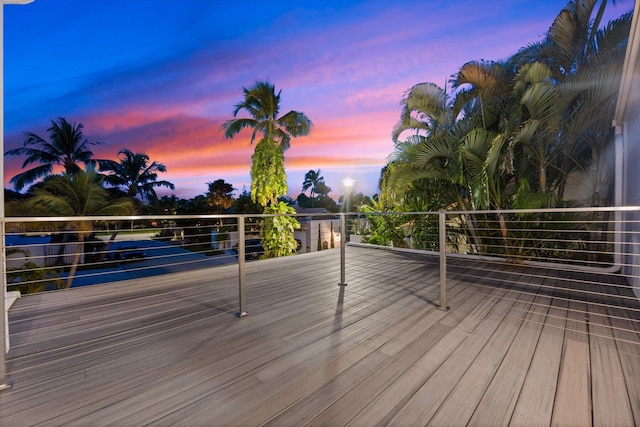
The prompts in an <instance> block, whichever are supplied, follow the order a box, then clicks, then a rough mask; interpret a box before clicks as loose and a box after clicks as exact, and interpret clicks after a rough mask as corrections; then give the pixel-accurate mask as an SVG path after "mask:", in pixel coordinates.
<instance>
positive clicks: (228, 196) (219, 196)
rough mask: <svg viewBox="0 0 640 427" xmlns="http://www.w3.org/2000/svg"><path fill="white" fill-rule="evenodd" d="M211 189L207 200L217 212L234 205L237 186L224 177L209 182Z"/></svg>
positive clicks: (208, 191)
mask: <svg viewBox="0 0 640 427" xmlns="http://www.w3.org/2000/svg"><path fill="white" fill-rule="evenodd" d="M207 185H208V186H209V190H207V202H208V203H209V206H211V207H212V208H213V211H214V212H215V213H217V214H220V213H222V212H223V211H224V210H225V209H228V208H230V207H231V205H233V192H234V191H235V188H233V186H232V185H231V184H229V183H228V182H224V179H217V180H215V181H213V182H207Z"/></svg>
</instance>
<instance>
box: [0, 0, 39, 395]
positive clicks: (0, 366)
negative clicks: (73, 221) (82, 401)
mask: <svg viewBox="0 0 640 427" xmlns="http://www.w3.org/2000/svg"><path fill="white" fill-rule="evenodd" d="M33 1H34V0H3V1H2V4H0V179H2V186H1V189H0V257H2V261H0V284H1V285H2V293H1V295H0V298H1V299H2V313H0V391H2V390H4V389H7V388H9V387H10V385H9V384H8V383H7V367H6V353H7V351H9V315H8V312H7V310H8V308H7V255H6V251H5V244H6V242H5V231H6V230H5V214H4V5H5V4H29V3H32V2H33Z"/></svg>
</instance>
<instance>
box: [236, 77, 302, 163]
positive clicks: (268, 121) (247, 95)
mask: <svg viewBox="0 0 640 427" xmlns="http://www.w3.org/2000/svg"><path fill="white" fill-rule="evenodd" d="M242 90H243V92H244V101H242V102H240V103H239V104H237V105H236V107H235V109H234V111H233V117H234V118H233V119H231V120H227V121H226V122H225V123H224V125H223V128H224V129H225V137H226V138H233V137H234V136H235V135H236V134H237V133H238V132H240V131H241V130H242V129H244V128H252V129H253V133H252V134H251V144H253V142H254V141H255V139H256V134H257V133H258V132H261V133H262V134H263V136H264V138H265V139H267V140H272V141H276V142H278V144H279V145H280V147H281V148H282V151H285V150H287V149H288V148H289V146H290V142H291V138H292V137H298V136H304V135H307V134H308V133H309V131H310V130H311V120H309V118H308V117H307V116H306V115H305V114H304V113H301V112H299V111H293V110H292V111H289V112H288V113H287V114H285V115H283V116H280V117H278V114H279V113H280V93H281V92H282V91H281V90H280V91H278V93H277V94H276V92H275V87H274V85H272V84H271V83H269V82H256V83H255V85H254V86H253V87H251V88H249V89H247V88H242ZM240 110H245V111H246V112H247V113H249V115H250V116H251V118H235V117H236V116H237V114H238V112H240Z"/></svg>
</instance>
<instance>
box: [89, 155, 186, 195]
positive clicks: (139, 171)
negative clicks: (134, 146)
mask: <svg viewBox="0 0 640 427" xmlns="http://www.w3.org/2000/svg"><path fill="white" fill-rule="evenodd" d="M118 160H119V161H117V162H116V161H113V160H100V161H99V163H100V171H103V172H108V174H107V175H105V178H104V181H105V183H106V184H109V185H111V186H113V187H118V188H120V189H122V190H123V191H125V192H126V193H127V196H128V197H131V198H134V197H135V196H136V195H139V196H140V197H141V198H142V199H143V200H144V199H147V200H155V199H156V198H157V196H156V192H155V188H157V187H167V188H170V189H172V190H173V189H174V188H175V186H174V185H173V184H172V183H171V182H169V181H158V180H157V179H158V173H159V172H166V171H167V168H166V167H165V165H163V164H162V163H158V162H155V161H154V162H151V163H149V160H150V159H149V156H148V155H146V154H144V153H133V152H132V151H130V150H128V149H126V148H123V149H122V150H120V151H118Z"/></svg>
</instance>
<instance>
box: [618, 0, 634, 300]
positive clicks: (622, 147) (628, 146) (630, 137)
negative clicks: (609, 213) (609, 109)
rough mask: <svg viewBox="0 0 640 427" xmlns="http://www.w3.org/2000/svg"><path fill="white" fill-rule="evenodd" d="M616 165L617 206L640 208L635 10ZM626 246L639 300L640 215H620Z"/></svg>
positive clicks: (622, 88) (626, 268)
mask: <svg viewBox="0 0 640 427" xmlns="http://www.w3.org/2000/svg"><path fill="white" fill-rule="evenodd" d="M614 125H615V126H616V152H617V161H616V167H617V168H618V170H617V175H616V178H617V179H618V180H619V181H620V182H619V183H618V184H617V189H616V204H618V205H622V206H640V167H639V165H640V21H639V11H638V8H637V7H636V9H635V10H634V14H633V21H632V23H631V31H630V33H629V43H628V46H627V52H626V56H625V62H624V66H623V74H622V81H621V84H620V92H619V95H618V105H617V106H616V112H615V115H614ZM619 217H620V220H621V221H619V223H621V231H622V236H623V237H622V239H623V242H622V243H623V245H622V248H621V252H622V254H623V256H622V261H623V273H624V274H625V275H626V276H627V281H628V282H629V283H630V284H631V285H632V286H633V287H634V292H635V294H636V295H637V296H638V298H640V267H639V266H638V264H640V262H639V261H638V260H640V238H639V237H638V236H639V235H640V233H639V232H640V225H638V224H640V222H639V221H640V214H639V213H638V212H631V213H625V214H624V215H619Z"/></svg>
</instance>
